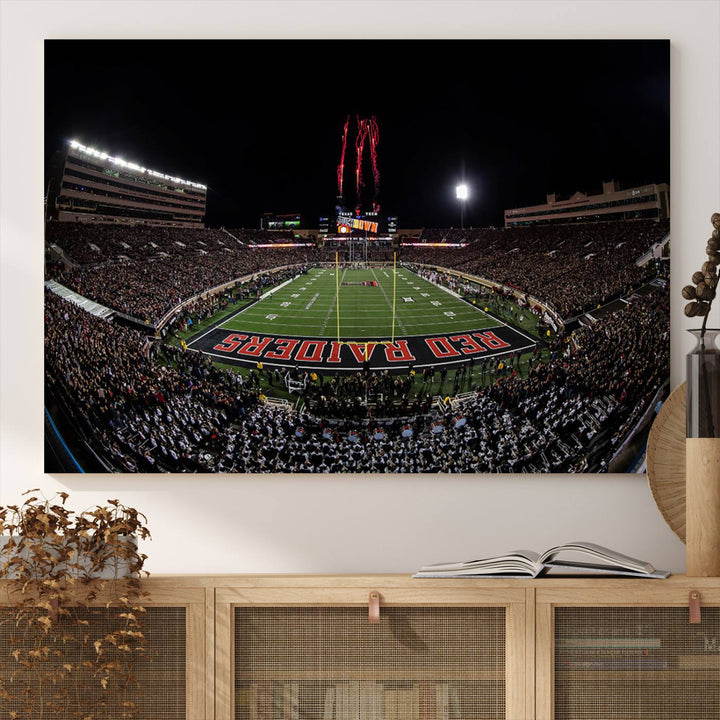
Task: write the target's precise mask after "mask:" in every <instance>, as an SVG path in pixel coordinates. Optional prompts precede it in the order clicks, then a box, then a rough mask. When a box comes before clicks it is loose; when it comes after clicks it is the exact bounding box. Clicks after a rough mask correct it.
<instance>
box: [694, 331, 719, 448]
mask: <svg viewBox="0 0 720 720" xmlns="http://www.w3.org/2000/svg"><path fill="white" fill-rule="evenodd" d="M688 332H690V333H691V334H692V335H693V336H694V337H695V341H696V345H695V347H694V348H693V349H692V350H691V351H690V352H689V353H688V355H687V361H686V362H687V378H686V380H687V399H686V400H687V437H689V438H717V437H720V350H719V349H718V347H717V345H716V340H717V337H718V335H719V334H720V330H717V329H712V330H711V329H709V328H706V329H705V332H704V334H703V332H702V331H701V330H689V331H688Z"/></svg>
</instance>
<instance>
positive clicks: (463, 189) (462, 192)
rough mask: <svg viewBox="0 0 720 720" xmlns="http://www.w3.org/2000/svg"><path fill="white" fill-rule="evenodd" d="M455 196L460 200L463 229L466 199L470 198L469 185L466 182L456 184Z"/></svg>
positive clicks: (461, 225)
mask: <svg viewBox="0 0 720 720" xmlns="http://www.w3.org/2000/svg"><path fill="white" fill-rule="evenodd" d="M455 197H456V198H457V199H458V200H459V201H460V229H461V230H463V229H464V227H463V210H464V209H465V201H466V200H467V199H468V186H467V185H465V184H464V183H463V184H462V185H458V186H456V188H455Z"/></svg>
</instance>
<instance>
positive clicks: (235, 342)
mask: <svg viewBox="0 0 720 720" xmlns="http://www.w3.org/2000/svg"><path fill="white" fill-rule="evenodd" d="M532 346H533V342H532V341H530V339H529V338H527V337H526V336H524V335H522V334H520V333H518V332H516V331H515V330H513V329H512V328H509V327H500V328H495V329H493V330H482V331H473V332H464V333H455V334H448V335H428V336H413V337H406V338H400V339H396V340H394V341H392V342H391V341H389V340H383V341H380V340H376V341H372V340H368V341H367V342H365V341H357V342H355V341H353V340H343V341H337V340H329V339H323V338H306V337H280V336H274V335H253V334H251V333H242V332H230V333H229V332H228V331H227V330H221V329H216V330H214V331H213V332H211V333H208V334H207V335H205V336H203V337H202V338H200V339H198V341H196V342H195V343H192V347H193V349H196V350H200V351H202V352H205V353H207V354H209V355H211V356H213V357H216V358H218V359H220V360H222V361H223V362H230V363H233V364H239V365H250V366H254V365H255V364H256V363H258V362H262V363H267V364H270V365H281V366H285V367H294V366H310V367H327V368H335V369H341V370H344V371H356V370H358V369H360V368H362V367H363V366H364V364H365V363H367V364H369V366H370V367H371V368H378V369H379V368H389V369H392V368H393V367H395V368H398V369H401V368H402V367H403V366H407V365H410V364H413V365H415V364H418V365H420V366H422V365H434V364H437V365H442V364H446V363H451V364H459V363H464V362H466V361H468V360H470V359H475V358H483V357H490V356H493V355H500V354H505V353H509V352H513V351H518V350H525V349H529V348H531V347H532Z"/></svg>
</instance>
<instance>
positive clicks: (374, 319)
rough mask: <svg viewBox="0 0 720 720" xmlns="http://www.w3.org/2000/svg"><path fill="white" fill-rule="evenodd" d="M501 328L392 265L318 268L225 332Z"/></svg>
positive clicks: (388, 335)
mask: <svg viewBox="0 0 720 720" xmlns="http://www.w3.org/2000/svg"><path fill="white" fill-rule="evenodd" d="M394 272H397V277H394V276H393V273H394ZM363 283H365V284H363ZM375 283H376V284H375ZM393 308H394V313H393ZM393 317H394V322H393ZM497 326H498V321H497V320H495V319H494V318H492V317H490V316H488V315H486V314H485V313H484V312H482V311H481V310H480V309H478V308H476V307H474V306H473V305H470V304H468V303H466V302H464V301H463V300H460V299H459V298H458V297H455V296H453V295H451V294H450V293H449V292H447V291H445V290H443V289H441V288H439V287H437V286H436V285H434V284H433V283H431V282H428V281H427V280H424V279H422V278H420V277H419V276H418V275H416V274H415V273H413V272H410V271H409V270H407V269H405V268H398V269H397V270H396V271H394V270H393V268H392V267H391V266H388V267H372V268H370V267H369V268H364V269H344V268H340V269H339V271H338V272H336V269H335V268H333V267H326V268H313V269H311V270H310V271H309V272H308V273H307V274H305V275H301V276H299V277H297V278H295V279H293V280H291V281H290V282H288V283H286V284H283V285H281V286H279V287H278V288H276V289H275V290H273V291H271V292H270V293H266V294H265V295H264V296H263V297H262V299H261V300H260V301H259V302H257V303H255V304H254V305H252V306H250V307H249V308H247V309H246V310H244V311H242V312H240V313H238V314H236V315H234V316H232V317H230V318H229V319H228V320H226V321H225V322H224V323H222V325H220V326H219V327H221V328H222V329H225V330H238V331H239V330H242V331H243V332H256V333H268V332H272V333H274V334H279V335H301V336H308V337H320V338H335V339H337V338H338V337H339V338H341V339H343V340H366V339H392V338H395V337H408V336H412V335H433V334H436V333H443V334H444V333H452V332H464V331H469V330H484V329H487V328H491V327H497Z"/></svg>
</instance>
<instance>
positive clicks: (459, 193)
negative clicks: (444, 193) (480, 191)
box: [455, 185, 468, 200]
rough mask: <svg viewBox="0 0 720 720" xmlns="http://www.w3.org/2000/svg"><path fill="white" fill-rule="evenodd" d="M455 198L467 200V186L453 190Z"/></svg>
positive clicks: (460, 186)
mask: <svg viewBox="0 0 720 720" xmlns="http://www.w3.org/2000/svg"><path fill="white" fill-rule="evenodd" d="M455 196H456V197H457V199H458V200H467V199H468V186H467V185H458V186H457V187H456V188H455Z"/></svg>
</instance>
